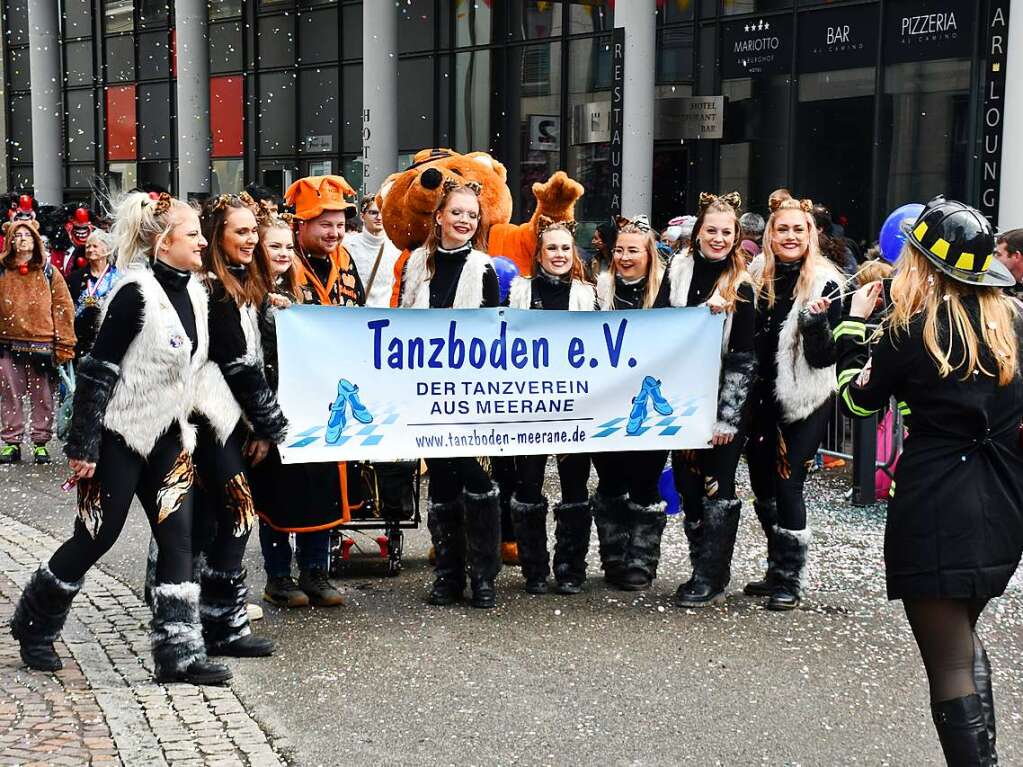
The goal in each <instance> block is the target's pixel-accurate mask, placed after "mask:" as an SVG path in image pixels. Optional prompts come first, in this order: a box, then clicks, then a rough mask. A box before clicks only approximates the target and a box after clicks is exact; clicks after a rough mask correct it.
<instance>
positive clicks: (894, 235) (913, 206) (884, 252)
mask: <svg viewBox="0 0 1023 767" xmlns="http://www.w3.org/2000/svg"><path fill="white" fill-rule="evenodd" d="M923 209H924V206H923V205H921V204H920V203H918V202H911V203H909V204H908V205H903V206H902V207H901V208H896V209H895V210H893V211H892V214H891V215H890V216H888V218H887V219H885V222H884V226H882V227H881V237H880V238H879V239H880V241H881V257H882V258H884V260H885V261H887V262H888V263H889V264H894V263H895V262H896V261H898V260H899V256H900V255H901V254H902V247H903V245H905V244H906V233H905V232H904V231H902V222H903V221H906V220H907V219H908V220H909V221H916V219H917V218H918V217H919V215H920V213H921V212H922V211H923Z"/></svg>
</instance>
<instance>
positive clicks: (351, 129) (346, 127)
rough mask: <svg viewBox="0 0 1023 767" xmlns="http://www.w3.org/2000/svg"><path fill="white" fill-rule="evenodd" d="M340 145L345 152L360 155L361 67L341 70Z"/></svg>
mask: <svg viewBox="0 0 1023 767" xmlns="http://www.w3.org/2000/svg"><path fill="white" fill-rule="evenodd" d="M341 98H342V99H343V104H342V109H341V120H342V124H341V143H342V146H343V148H344V151H345V152H357V153H358V154H362V65H361V64H349V65H348V66H345V67H342V68H341Z"/></svg>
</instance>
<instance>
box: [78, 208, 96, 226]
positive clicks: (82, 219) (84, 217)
mask: <svg viewBox="0 0 1023 767" xmlns="http://www.w3.org/2000/svg"><path fill="white" fill-rule="evenodd" d="M75 223H76V224H78V225H79V226H88V225H89V224H90V223H92V222H91V221H89V211H87V210H86V209H85V208H79V209H78V210H76V211H75Z"/></svg>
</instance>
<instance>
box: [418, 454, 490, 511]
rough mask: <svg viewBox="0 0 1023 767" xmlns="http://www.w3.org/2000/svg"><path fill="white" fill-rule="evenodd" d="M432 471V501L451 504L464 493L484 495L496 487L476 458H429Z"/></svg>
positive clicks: (429, 466)
mask: <svg viewBox="0 0 1023 767" xmlns="http://www.w3.org/2000/svg"><path fill="white" fill-rule="evenodd" d="M426 467H427V469H429V470H430V500H431V501H433V502H434V503H450V502H451V501H453V500H455V499H456V498H458V496H459V495H461V493H462V491H463V490H465V491H466V492H469V493H475V494H477V495H482V494H483V493H489V492H490V490H491V488H492V487H493V486H494V483H493V481H492V480H491V479H490V475H488V474H487V472H486V471H484V470H483V467H482V466H480V462H479V461H477V460H476V459H475V458H427V459H426Z"/></svg>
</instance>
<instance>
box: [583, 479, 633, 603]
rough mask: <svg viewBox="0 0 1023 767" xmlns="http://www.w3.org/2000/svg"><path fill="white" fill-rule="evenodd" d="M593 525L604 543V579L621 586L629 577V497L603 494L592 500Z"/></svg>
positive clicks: (602, 560)
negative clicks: (626, 568) (625, 578)
mask: <svg viewBox="0 0 1023 767" xmlns="http://www.w3.org/2000/svg"><path fill="white" fill-rule="evenodd" d="M590 503H591V504H592V506H593V523H594V524H595V525H596V527H597V540H598V541H599V542H600V566H601V568H603V570H604V580H605V581H607V583H609V584H610V585H612V586H618V585H620V584H621V582H622V578H623V577H624V576H625V553H626V550H627V549H628V548H629V526H628V514H629V496H628V495H616V496H606V495H601V494H600V493H599V492H598V493H594V495H593V497H592V498H591V499H590Z"/></svg>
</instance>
